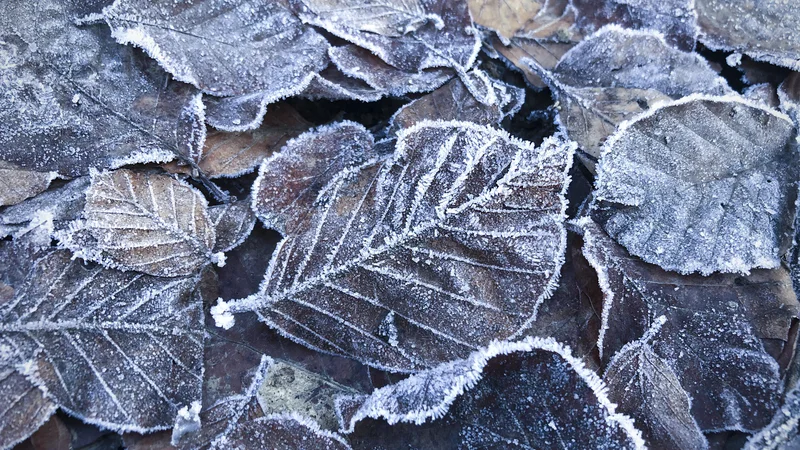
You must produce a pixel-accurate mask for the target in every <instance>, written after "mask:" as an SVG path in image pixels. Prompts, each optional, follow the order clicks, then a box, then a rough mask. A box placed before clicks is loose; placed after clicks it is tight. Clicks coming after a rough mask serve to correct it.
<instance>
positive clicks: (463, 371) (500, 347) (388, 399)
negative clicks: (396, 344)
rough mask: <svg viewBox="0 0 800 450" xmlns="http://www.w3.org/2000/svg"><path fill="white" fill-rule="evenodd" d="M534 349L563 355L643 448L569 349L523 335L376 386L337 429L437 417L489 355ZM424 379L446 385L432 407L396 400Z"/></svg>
mask: <svg viewBox="0 0 800 450" xmlns="http://www.w3.org/2000/svg"><path fill="white" fill-rule="evenodd" d="M536 350H542V351H548V352H553V353H556V354H558V355H559V356H560V357H561V358H563V359H564V360H565V361H566V362H567V364H568V365H569V366H570V367H571V368H572V369H573V370H574V371H575V373H577V374H578V376H579V377H580V378H581V379H582V380H583V381H584V382H585V383H586V385H587V386H588V387H589V388H590V389H591V390H592V392H593V393H594V395H595V397H596V399H597V401H598V403H599V404H600V405H601V406H602V407H603V408H604V409H605V410H606V411H607V413H608V417H607V421H608V422H614V423H617V424H618V425H619V426H620V427H622V428H623V429H624V430H625V432H626V433H627V434H628V436H629V437H630V439H631V440H632V441H633V443H634V445H635V446H636V448H637V449H644V448H646V446H645V443H644V440H643V439H642V437H641V433H640V432H639V430H637V429H636V427H635V426H634V423H633V421H632V420H631V419H630V418H629V417H628V416H626V415H624V414H619V413H617V412H616V405H614V403H612V402H611V401H610V400H609V399H608V395H607V388H606V385H605V383H604V382H603V380H602V379H601V378H600V377H599V376H597V374H596V373H594V372H593V371H591V370H589V369H587V368H586V367H585V365H584V364H583V361H581V360H580V359H579V358H575V357H574V356H572V351H571V350H570V348H569V347H567V346H564V345H562V344H559V343H558V342H556V341H555V340H553V339H552V338H546V339H542V338H539V337H527V338H525V339H524V340H522V341H517V342H508V341H494V342H492V343H491V344H489V345H488V346H487V347H485V348H483V349H480V350H478V351H476V352H474V353H472V354H471V355H470V356H469V357H468V358H466V359H464V360H459V361H453V362H449V363H445V364H442V365H440V366H438V367H435V368H433V369H429V370H426V371H423V372H419V373H417V374H415V375H412V376H411V377H409V378H406V379H405V380H402V381H400V382H398V383H395V384H393V385H390V386H385V387H383V388H380V389H377V390H375V391H373V392H372V394H371V395H369V396H367V397H365V398H363V402H362V403H361V406H360V407H359V408H358V410H356V412H355V413H354V414H353V415H352V416H350V419H349V421H348V422H347V423H340V426H341V430H340V431H341V432H343V433H352V432H353V431H354V430H355V426H356V424H357V423H358V422H360V421H362V420H364V419H366V418H371V419H384V420H386V421H387V423H389V424H390V425H393V424H396V423H398V422H407V423H414V424H417V425H419V424H422V423H425V422H426V421H427V420H429V419H433V420H435V419H438V418H441V417H442V416H444V415H445V414H446V413H447V411H448V410H449V408H450V406H451V405H452V404H453V402H454V401H455V399H456V398H457V397H458V396H460V395H468V394H465V393H466V392H468V391H469V390H470V389H472V388H473V387H474V386H475V385H476V384H477V383H478V382H479V381H480V380H481V379H482V377H483V375H482V373H483V370H484V368H485V367H486V365H487V364H488V362H489V361H490V360H491V359H492V358H495V357H497V356H501V355H508V354H511V353H517V352H519V353H525V352H532V351H536ZM523 357H524V356H523ZM425 379H444V380H445V381H446V382H447V383H448V384H449V386H448V387H446V388H445V389H442V390H440V391H439V392H436V394H437V398H436V404H435V405H434V406H433V407H431V408H428V409H422V410H420V409H414V408H409V406H408V405H401V404H399V403H398V402H397V401H396V398H397V397H398V396H399V395H402V394H404V393H415V392H418V391H419V389H417V387H418V384H419V382H420V380H425ZM427 393H428V394H430V391H427ZM356 399H357V398H353V397H341V400H340V399H338V398H337V402H336V404H337V414H339V416H340V417H341V418H343V417H344V415H342V414H341V412H340V411H338V406H339V405H340V404H342V402H344V401H348V400H356Z"/></svg>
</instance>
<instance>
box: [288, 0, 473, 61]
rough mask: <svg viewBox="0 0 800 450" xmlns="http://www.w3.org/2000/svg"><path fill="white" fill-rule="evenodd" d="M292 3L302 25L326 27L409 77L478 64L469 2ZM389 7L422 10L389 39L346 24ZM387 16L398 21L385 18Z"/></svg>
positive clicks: (307, 0) (358, 23) (312, 0)
mask: <svg viewBox="0 0 800 450" xmlns="http://www.w3.org/2000/svg"><path fill="white" fill-rule="evenodd" d="M290 3H292V6H293V8H294V10H295V11H296V12H297V14H298V15H299V16H300V18H301V19H302V20H303V22H306V23H309V24H311V25H315V26H318V27H320V28H323V29H325V30H326V31H328V32H330V33H332V34H334V35H336V36H338V37H340V38H342V39H345V40H347V41H349V42H351V43H353V44H355V45H357V46H359V47H362V48H365V49H367V50H369V51H371V52H372V53H374V54H375V55H377V56H378V57H379V58H380V59H382V60H383V61H385V62H386V63H388V64H390V65H392V66H394V67H396V68H398V69H401V70H405V71H408V72H418V71H420V70H423V69H429V68H435V67H450V68H453V69H456V70H461V71H466V70H468V69H469V68H470V67H471V66H472V64H473V63H474V62H475V58H476V57H477V55H478V50H479V48H480V37H479V36H478V33H477V31H476V30H475V29H474V28H473V27H472V20H471V19H470V15H469V9H468V8H467V4H466V2H452V1H447V0H423V1H416V0H409V1H398V0H386V1H384V2H373V1H366V0H336V1H332V2H330V1H325V0H290ZM414 5H419V6H421V9H418V8H417V7H415V6H414ZM387 7H388V8H393V9H394V10H395V11H410V10H418V12H415V13H413V14H414V15H415V16H416V17H417V19H414V20H409V21H407V24H406V25H405V28H403V29H401V30H397V32H396V33H393V34H387V35H384V34H378V33H375V32H370V31H365V30H364V29H363V26H364V25H363V23H362V22H361V21H360V20H355V21H350V20H346V19H345V18H346V17H350V16H353V15H354V14H358V15H360V16H361V17H363V18H368V17H370V16H372V15H375V14H378V12H377V10H378V9H381V10H384V11H385V10H386V8H387ZM323 8H325V9H323ZM323 11H324V12H323ZM384 17H386V18H389V17H395V18H396V17H399V16H398V15H396V14H394V15H392V14H388V15H387V14H384ZM383 20H385V19H382V20H381V21H379V22H376V23H381V22H383ZM384 23H385V22H384Z"/></svg>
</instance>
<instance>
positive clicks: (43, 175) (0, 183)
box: [0, 160, 57, 206]
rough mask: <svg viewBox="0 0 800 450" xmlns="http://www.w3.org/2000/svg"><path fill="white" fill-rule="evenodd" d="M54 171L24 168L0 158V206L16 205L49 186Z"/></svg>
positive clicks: (54, 175) (53, 176) (54, 174)
mask: <svg viewBox="0 0 800 450" xmlns="http://www.w3.org/2000/svg"><path fill="white" fill-rule="evenodd" d="M56 176H57V174H56V173H55V172H37V171H35V170H25V169H22V168H20V167H18V166H16V165H14V164H10V163H8V162H5V161H2V160H0V206H6V205H16V204H17V203H19V202H21V201H23V200H25V199H27V198H30V197H33V196H34V195H36V194H38V193H40V192H42V191H44V190H45V189H47V187H48V186H50V182H51V181H53V179H54V178H55V177H56Z"/></svg>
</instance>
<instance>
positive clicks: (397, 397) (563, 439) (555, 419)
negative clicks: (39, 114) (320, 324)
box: [337, 338, 644, 449]
mask: <svg viewBox="0 0 800 450" xmlns="http://www.w3.org/2000/svg"><path fill="white" fill-rule="evenodd" d="M337 403H338V405H339V406H340V407H341V409H340V413H341V417H342V421H343V423H342V429H343V431H345V432H348V433H351V434H350V436H349V438H350V441H351V443H352V445H353V447H354V448H357V449H360V448H364V449H366V448H393V447H392V444H391V442H392V439H393V436H391V434H389V435H388V436H387V434H378V433H375V432H373V431H374V430H371V423H370V422H369V421H365V419H367V418H373V419H384V420H386V421H387V422H388V423H389V424H394V423H397V422H410V423H415V424H417V425H420V424H423V423H425V422H426V421H428V420H433V422H432V423H429V424H426V425H423V426H421V427H418V428H423V429H424V428H427V427H433V426H438V427H440V428H442V429H444V430H445V431H443V434H445V435H446V436H449V437H450V438H449V439H447V440H451V441H454V442H453V444H451V445H449V446H447V448H497V449H500V448H509V447H511V446H519V447H522V448H557V447H559V446H562V447H574V448H597V449H622V448H644V442H643V441H642V439H641V436H640V433H639V431H638V430H637V429H636V428H635V427H634V424H633V421H632V420H631V419H630V418H628V417H627V416H625V415H622V414H619V413H617V412H616V411H615V406H614V405H613V404H612V403H611V402H610V401H609V400H608V398H607V397H606V394H605V386H604V384H603V382H602V381H601V380H600V378H598V377H597V375H595V374H594V372H592V371H590V370H588V369H586V368H585V367H584V366H583V364H582V363H581V362H580V361H579V360H577V359H576V358H574V357H573V356H572V354H571V353H570V351H569V349H568V348H566V347H563V346H562V345H560V344H558V343H556V342H555V341H553V340H552V339H539V338H528V339H526V340H523V341H520V342H514V343H508V342H496V343H493V344H491V345H490V346H489V347H487V348H485V349H482V350H479V351H476V352H474V353H473V354H472V355H470V356H469V358H467V359H464V360H459V361H454V362H451V363H446V364H443V365H440V366H438V367H436V368H433V369H429V370H426V371H423V372H420V373H418V374H415V375H412V376H411V377H410V378H407V379H405V380H403V381H401V382H399V383H396V384H394V385H391V386H387V387H384V388H381V389H378V390H376V391H375V392H373V393H372V395H370V396H366V397H360V398H347V397H343V398H341V399H339V400H338V401H337ZM414 428H415V427H410V429H409V428H406V429H405V430H404V431H406V433H419V432H418V431H415V430H414Z"/></svg>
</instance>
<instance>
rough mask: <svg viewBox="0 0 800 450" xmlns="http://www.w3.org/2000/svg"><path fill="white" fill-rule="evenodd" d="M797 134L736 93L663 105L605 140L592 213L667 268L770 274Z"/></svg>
mask: <svg viewBox="0 0 800 450" xmlns="http://www.w3.org/2000/svg"><path fill="white" fill-rule="evenodd" d="M796 137H797V131H796V129H795V128H794V126H793V124H792V122H791V121H790V120H789V118H788V117H786V116H784V115H782V114H780V113H779V112H777V111H774V110H771V109H768V108H765V107H763V106H760V105H757V104H752V103H749V102H747V101H745V100H742V99H740V98H738V97H734V96H729V97H698V96H693V97H687V98H685V99H683V100H679V101H677V102H672V103H668V104H664V105H661V106H659V107H658V108H655V109H653V110H651V111H650V112H649V113H648V114H646V115H643V116H641V117H638V118H637V119H636V120H634V121H632V122H630V123H628V124H626V125H625V126H623V127H621V128H620V130H619V131H617V133H616V134H614V136H612V137H611V138H609V140H608V142H606V145H605V152H604V155H603V159H602V161H601V164H600V166H599V169H598V180H597V192H596V196H597V200H598V203H597V209H596V211H595V216H596V217H597V218H599V219H600V221H601V222H602V224H603V227H604V228H605V229H606V231H607V232H608V233H609V234H610V235H611V236H612V237H613V238H614V239H615V240H616V241H617V242H619V243H620V244H622V245H623V246H625V248H626V249H628V251H630V252H631V253H632V254H633V255H636V256H638V257H640V258H642V259H643V260H645V261H647V262H650V263H654V264H658V265H659V266H661V267H663V268H664V269H667V270H675V271H678V272H681V273H691V272H701V273H703V274H710V273H712V272H718V271H722V272H747V271H749V270H750V269H752V268H755V267H762V268H772V267H777V266H778V265H780V257H781V256H782V255H783V254H784V253H785V252H786V250H787V249H788V248H789V246H790V244H791V242H792V231H791V228H792V220H793V218H794V215H795V209H796V208H795V202H796V200H797V183H798V181H800V152H799V151H798V146H797V141H796Z"/></svg>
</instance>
